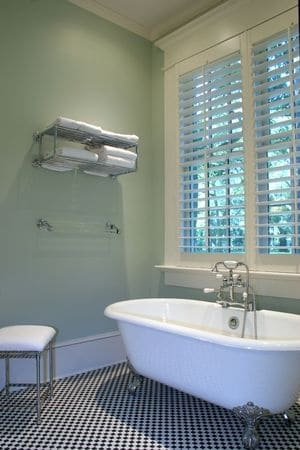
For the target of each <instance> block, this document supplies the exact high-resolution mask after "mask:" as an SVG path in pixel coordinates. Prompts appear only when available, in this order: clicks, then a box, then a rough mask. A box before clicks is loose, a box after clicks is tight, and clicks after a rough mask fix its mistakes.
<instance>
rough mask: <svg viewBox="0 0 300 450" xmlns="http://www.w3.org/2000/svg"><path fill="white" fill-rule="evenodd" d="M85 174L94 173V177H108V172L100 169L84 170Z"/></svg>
mask: <svg viewBox="0 0 300 450" xmlns="http://www.w3.org/2000/svg"><path fill="white" fill-rule="evenodd" d="M84 173H86V174H87V175H94V176H96V177H108V175H109V173H108V172H105V171H104V170H103V169H102V170H84Z"/></svg>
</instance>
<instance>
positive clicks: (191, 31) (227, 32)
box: [154, 0, 298, 70]
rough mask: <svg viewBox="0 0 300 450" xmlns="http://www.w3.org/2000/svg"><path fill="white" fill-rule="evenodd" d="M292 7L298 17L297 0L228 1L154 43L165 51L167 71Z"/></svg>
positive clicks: (292, 15) (292, 14)
mask: <svg viewBox="0 0 300 450" xmlns="http://www.w3.org/2000/svg"><path fill="white" fill-rule="evenodd" d="M292 9H294V11H292ZM290 10H291V18H292V19H293V18H294V17H295V15H296V16H297V12H295V10H296V11H297V10H298V2H297V0H285V1H284V2H283V1H282V0H264V1H263V2H262V1H261V0H228V1H227V2H226V3H224V4H221V5H219V6H217V7H216V8H214V9H213V10H211V11H208V12H207V13H206V14H203V15H202V16H200V17H198V18H196V19H194V20H192V21H190V22H189V23H188V24H186V25H184V26H182V27H181V28H179V29H177V30H176V31H174V32H173V33H170V34H168V35H167V36H165V37H163V38H161V39H158V40H157V41H155V42H154V44H155V45H156V46H157V47H159V48H160V49H161V50H163V51H164V53H165V61H164V64H165V70H167V69H168V68H171V67H172V66H173V65H174V64H177V63H179V62H182V61H184V60H185V59H187V58H190V57H192V56H195V55H197V54H199V53H201V52H202V51H203V50H207V49H209V48H211V47H213V46H215V45H217V44H220V43H222V42H225V41H227V40H228V39H231V38H232V37H235V36H238V35H240V34H241V33H243V32H245V31H248V30H250V29H252V28H253V27H256V26H257V25H259V24H262V23H264V22H266V21H268V20H270V19H271V18H274V17H276V16H279V15H280V14H283V13H284V12H287V11H290ZM279 19H280V18H279Z"/></svg>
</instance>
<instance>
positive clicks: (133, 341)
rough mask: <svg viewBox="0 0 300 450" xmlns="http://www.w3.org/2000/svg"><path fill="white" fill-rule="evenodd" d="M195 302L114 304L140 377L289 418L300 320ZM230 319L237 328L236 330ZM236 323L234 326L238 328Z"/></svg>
mask: <svg viewBox="0 0 300 450" xmlns="http://www.w3.org/2000/svg"><path fill="white" fill-rule="evenodd" d="M243 314H244V311H243V310H241V309H236V308H222V307H221V306H219V305H217V304H215V303H210V302H205V301H197V300H185V299H173V298H172V299H138V300H127V301H121V302H118V303H114V304H112V305H109V306H108V307H107V308H106V309H105V315H106V316H108V317H110V318H112V319H115V320H117V322H118V326H119V330H120V332H121V335H122V338H123V341H124V345H125V349H126V352H127V355H128V358H129V360H130V362H131V364H132V366H133V367H134V369H135V370H136V372H137V373H138V374H141V375H144V376H146V377H149V378H152V379H153V380H156V381H159V382H161V383H164V384H167V385H169V386H172V387H174V388H176V389H179V390H182V391H184V392H187V393H188V394H192V395H194V396H196V397H200V398H202V399H204V400H207V401H209V402H212V403H214V404H216V405H219V406H221V407H225V408H230V409H231V408H235V407H240V406H242V405H246V404H248V402H252V403H253V404H254V405H256V406H258V407H259V408H265V409H267V410H268V411H269V412H270V413H279V412H284V411H286V410H287V409H288V408H290V407H291V406H292V405H293V404H294V403H295V402H296V400H297V399H298V397H299V394H300V315H299V316H298V315H295V314H286V313H279V312H273V311H266V310H261V311H257V337H258V338H257V340H255V339H253V338H252V336H253V315H254V313H253V312H247V315H246V326H245V338H241V337H240V336H241V327H242V322H243ZM231 317H235V318H237V319H238V320H239V322H240V325H239V326H238V328H237V329H235V330H232V329H231V328H230V327H229V325H228V321H229V319H230V318H231ZM234 322H235V323H236V320H235V321H234Z"/></svg>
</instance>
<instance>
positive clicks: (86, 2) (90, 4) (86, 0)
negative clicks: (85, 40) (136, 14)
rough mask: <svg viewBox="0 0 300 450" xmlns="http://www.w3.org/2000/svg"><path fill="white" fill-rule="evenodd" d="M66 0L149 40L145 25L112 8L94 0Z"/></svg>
mask: <svg viewBox="0 0 300 450" xmlns="http://www.w3.org/2000/svg"><path fill="white" fill-rule="evenodd" d="M68 1H69V2H70V3H73V4H74V5H76V6H79V8H82V9H86V10H87V11H89V12H91V13H93V14H96V15H97V16H99V17H102V18H103V19H105V20H108V21H110V22H112V23H115V24H116V25H119V26H120V27H122V28H125V29H126V30H129V31H131V32H132V33H135V34H137V35H139V36H142V37H143V38H145V39H147V40H151V34H150V32H149V31H148V30H147V29H146V28H145V27H143V26H142V25H140V24H139V23H136V22H134V21H133V20H130V19H129V18H128V17H125V16H122V15H121V14H118V13H117V12H116V11H113V10H112V9H109V8H105V7H104V6H102V5H100V4H99V3H98V2H97V1H95V0H68Z"/></svg>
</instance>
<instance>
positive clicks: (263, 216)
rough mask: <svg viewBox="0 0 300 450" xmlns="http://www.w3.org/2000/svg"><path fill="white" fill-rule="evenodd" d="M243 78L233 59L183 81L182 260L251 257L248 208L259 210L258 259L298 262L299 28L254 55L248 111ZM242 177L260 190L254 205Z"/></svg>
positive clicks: (239, 64)
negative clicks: (250, 158)
mask: <svg viewBox="0 0 300 450" xmlns="http://www.w3.org/2000/svg"><path fill="white" fill-rule="evenodd" d="M242 69H244V70H245V68H242V59H241V55H240V52H236V53H234V54H231V55H230V56H227V57H225V58H221V59H219V60H217V61H213V62H211V63H209V64H205V65H203V66H200V67H199V68H196V69H195V70H193V71H191V72H187V73H184V74H182V75H180V76H179V78H178V96H179V98H178V111H179V162H178V165H179V195H180V198H179V203H180V204H179V222H180V225H179V248H180V252H181V253H185V254H194V253H196V254H209V253H214V254H215V253H221V254H222V253H223V254H232V253H234V254H244V253H246V254H247V233H248V234H249V233H250V226H249V227H247V225H248V223H247V221H246V218H245V217H246V216H245V209H246V208H245V202H246V199H247V202H248V205H249V202H250V201H252V203H255V205H252V208H253V211H255V209H256V214H255V215H256V224H255V227H254V228H253V229H254V230H255V229H256V230H257V232H256V248H257V252H258V253H259V254H273V255H292V254H296V253H300V61H299V36H298V32H297V29H296V28H294V29H292V30H287V31H286V32H283V33H281V34H279V35H276V36H275V37H274V36H273V37H271V38H269V39H267V40H264V41H263V42H260V43H258V44H255V45H254V46H253V48H252V64H251V67H249V65H248V67H246V69H247V70H248V71H249V72H250V75H251V79H252V88H253V90H252V92H251V94H250V96H248V97H247V100H246V102H244V101H243V96H244V92H243V78H242ZM247 101H248V104H247ZM253 102H254V107H253ZM245 110H247V114H248V116H249V114H251V115H253V118H252V124H253V123H254V135H252V137H251V139H252V143H251V142H250V146H249V148H250V149H251V148H252V149H254V152H255V158H254V160H255V170H252V171H251V170H250V167H248V168H247V170H246V168H245V151H246V150H245V142H244V131H245V130H244V125H243V117H244V112H245ZM248 151H250V150H248ZM246 178H247V179H248V186H251V185H254V186H256V188H255V190H256V195H255V196H252V198H251V195H250V194H248V192H247V190H246V186H247V183H246V181H247V180H246ZM250 208H251V205H250ZM248 242H250V241H249V240H248Z"/></svg>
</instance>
